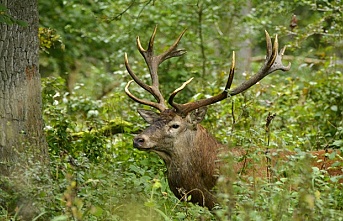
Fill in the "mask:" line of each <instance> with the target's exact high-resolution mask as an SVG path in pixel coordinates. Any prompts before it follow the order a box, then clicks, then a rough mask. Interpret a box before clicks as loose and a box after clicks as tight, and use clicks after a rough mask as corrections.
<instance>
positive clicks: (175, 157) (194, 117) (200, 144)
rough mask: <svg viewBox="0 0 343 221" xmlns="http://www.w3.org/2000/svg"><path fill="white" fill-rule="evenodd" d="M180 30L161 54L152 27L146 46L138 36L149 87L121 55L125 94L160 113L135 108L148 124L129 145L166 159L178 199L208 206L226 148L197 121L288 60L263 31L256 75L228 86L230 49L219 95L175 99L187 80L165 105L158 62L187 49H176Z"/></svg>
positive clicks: (180, 53) (233, 62) (231, 73)
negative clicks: (134, 89)
mask: <svg viewBox="0 0 343 221" xmlns="http://www.w3.org/2000/svg"><path fill="white" fill-rule="evenodd" d="M184 33H185V31H183V32H182V33H181V34H180V35H179V37H178V38H177V39H176V41H175V43H174V44H173V45H172V46H171V47H170V48H169V49H168V50H166V51H165V52H163V53H161V54H159V55H154V51H153V47H154V38H155V34H156V28H155V30H154V32H153V34H152V36H151V38H150V41H149V45H148V49H147V50H145V49H144V48H143V47H142V45H141V42H140V39H139V37H137V39H136V40H137V47H138V50H139V52H140V53H141V54H142V56H143V57H144V59H145V62H146V64H147V66H148V68H149V72H150V76H151V79H152V85H147V84H146V83H144V82H143V81H142V80H140V79H139V78H138V77H137V75H136V74H135V73H134V72H133V70H132V69H131V67H130V65H129V61H128V58H127V55H126V54H125V66H126V69H127V71H128V73H129V74H130V76H131V77H132V79H133V80H131V81H129V82H128V83H127V85H126V87H125V92H126V94H127V95H128V96H129V97H130V98H131V99H133V100H134V101H136V102H138V103H141V104H144V105H148V106H150V107H153V108H156V109H157V110H158V111H159V113H155V112H153V111H149V110H143V109H139V110H138V112H139V114H140V115H141V116H142V117H143V118H144V120H145V121H147V122H148V123H149V124H150V126H149V127H148V128H146V129H145V130H144V131H143V132H142V133H140V134H139V135H137V136H136V137H135V138H134V139H133V145H134V147H135V148H138V149H139V150H145V151H152V152H155V153H156V154H158V155H159V156H160V157H161V158H162V159H163V160H164V162H165V164H166V167H167V178H168V183H169V187H170V189H171V190H172V192H173V193H174V194H175V196H176V197H178V198H179V199H187V198H188V197H187V196H189V195H190V196H191V197H190V201H191V202H193V203H198V204H199V205H201V206H206V207H208V208H210V209H211V208H213V206H214V205H215V203H216V199H215V197H214V195H213V192H212V189H213V187H214V186H215V184H216V181H217V178H218V171H219V166H220V163H219V162H220V161H219V157H218V153H219V152H221V150H223V149H225V148H224V146H223V145H222V144H221V143H219V142H218V141H217V140H216V139H215V138H214V137H213V136H212V135H211V134H210V133H209V132H207V130H206V129H205V128H204V127H202V126H201V125H200V124H199V123H200V122H201V121H202V120H203V118H204V116H205V114H206V106H207V105H210V104H213V103H216V102H219V101H221V100H223V99H226V98H227V97H231V96H234V95H236V94H239V93H242V92H243V91H245V90H247V89H248V88H250V87H251V86H253V85H254V84H256V83H257V82H258V81H260V80H261V79H263V78H264V77H266V76H267V75H269V74H270V73H272V72H274V71H277V70H282V71H288V70H289V69H290V64H289V65H288V66H284V65H283V64H282V62H281V58H282V56H283V54H284V52H285V47H284V48H283V49H281V51H280V52H278V39H277V36H276V37H275V40H274V44H272V41H271V38H270V36H269V34H268V33H267V32H265V34H266V42H267V56H266V60H265V62H264V64H263V66H262V68H261V69H260V70H259V72H258V73H257V74H255V75H253V76H252V77H251V78H250V79H248V80H247V81H245V82H243V83H242V84H240V85H239V86H238V87H236V88H234V89H230V86H231V83H232V80H233V76H234V68H235V54H234V53H233V56H232V64H231V68H230V73H229V77H228V81H227V83H226V86H225V89H224V90H223V92H222V93H220V94H218V95H216V96H213V97H210V98H206V99H202V100H198V101H194V102H189V103H186V104H179V103H176V102H175V101H174V98H175V96H176V95H177V94H178V93H179V92H180V91H182V90H183V89H184V87H185V86H186V85H187V84H188V83H189V82H190V81H191V80H192V78H191V79H190V80H188V81H187V82H185V83H184V84H183V85H182V86H181V87H179V88H178V89H176V90H175V91H174V92H172V93H171V95H170V97H169V99H168V103H169V104H170V106H171V107H172V108H168V107H167V104H166V100H165V99H164V97H163V96H162V94H161V92H160V89H159V79H158V73H157V72H158V66H159V65H160V64H161V63H162V62H163V61H165V60H167V59H169V58H172V57H178V56H181V55H183V54H185V53H186V51H185V50H183V49H177V46H178V43H179V42H180V40H181V38H182V36H183V34H184ZM132 82H136V83H137V84H138V85H139V86H140V87H142V88H144V89H145V90H146V91H148V92H149V93H150V94H152V95H153V96H154V97H155V99H156V100H157V102H151V101H148V100H144V99H141V98H138V97H136V96H135V95H133V94H132V93H131V92H130V91H129V86H130V85H131V83H132Z"/></svg>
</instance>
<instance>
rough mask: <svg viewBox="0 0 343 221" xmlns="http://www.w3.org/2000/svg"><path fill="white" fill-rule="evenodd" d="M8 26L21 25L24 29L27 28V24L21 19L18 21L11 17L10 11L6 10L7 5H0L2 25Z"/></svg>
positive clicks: (0, 21)
mask: <svg viewBox="0 0 343 221" xmlns="http://www.w3.org/2000/svg"><path fill="white" fill-rule="evenodd" d="M1 23H3V24H6V25H14V24H16V25H19V26H22V27H27V22H26V21H23V20H20V19H16V18H14V17H13V16H11V15H10V14H8V9H7V8H6V6H5V5H3V4H0V24H1Z"/></svg>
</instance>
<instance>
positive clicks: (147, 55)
mask: <svg viewBox="0 0 343 221" xmlns="http://www.w3.org/2000/svg"><path fill="white" fill-rule="evenodd" d="M156 31H157V26H155V29H154V31H153V33H152V35H151V37H150V40H149V45H148V49H147V50H145V49H144V48H143V47H142V44H141V41H140V38H139V36H138V37H137V38H136V42H137V48H138V50H139V52H140V53H141V55H142V56H143V58H144V60H145V63H146V64H147V66H148V68H149V73H150V77H151V81H152V85H151V86H150V85H147V84H146V83H144V82H143V81H141V80H140V79H139V78H138V77H137V76H136V75H135V74H134V73H133V71H132V69H131V67H130V65H129V62H128V59H127V55H126V54H125V66H126V69H127V71H128V72H129V74H130V76H131V77H132V79H133V81H135V82H136V83H137V84H138V85H139V86H141V87H142V88H144V89H145V90H146V91H148V92H149V93H150V94H152V95H153V96H154V97H155V99H156V100H157V102H158V103H154V102H151V101H147V100H143V99H140V98H137V97H135V96H134V95H133V94H132V93H131V92H130V91H129V86H130V84H131V83H132V81H130V82H128V83H127V85H126V87H125V92H126V94H127V95H128V96H129V97H130V98H132V99H133V100H134V101H136V102H139V103H141V104H145V105H148V106H151V107H154V108H157V109H158V110H159V111H161V112H162V111H164V110H166V109H167V106H166V103H165V100H164V98H163V95H162V93H161V92H160V89H159V80H158V66H159V64H161V63H162V62H163V61H165V60H167V59H169V58H172V57H178V56H181V55H183V54H185V53H186V50H184V49H177V45H178V43H179V42H180V40H181V38H182V36H183V34H184V33H185V31H186V30H184V31H183V32H182V33H181V34H180V35H179V37H178V38H177V39H176V41H175V42H174V44H173V45H172V46H170V48H169V49H168V50H167V51H165V52H163V53H162V54H160V55H157V56H154V51H153V47H154V39H155V35H156Z"/></svg>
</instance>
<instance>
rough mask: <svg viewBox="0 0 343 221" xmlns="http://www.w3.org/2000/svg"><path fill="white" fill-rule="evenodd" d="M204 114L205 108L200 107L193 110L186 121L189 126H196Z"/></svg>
mask: <svg viewBox="0 0 343 221" xmlns="http://www.w3.org/2000/svg"><path fill="white" fill-rule="evenodd" d="M206 112H207V107H200V108H198V109H195V110H194V111H192V112H191V113H190V114H189V115H188V117H189V119H188V120H189V121H190V123H191V124H198V123H200V122H201V121H202V120H203V119H204V118H205V115H206Z"/></svg>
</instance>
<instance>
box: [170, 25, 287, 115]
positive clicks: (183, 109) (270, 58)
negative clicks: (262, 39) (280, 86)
mask: <svg viewBox="0 0 343 221" xmlns="http://www.w3.org/2000/svg"><path fill="white" fill-rule="evenodd" d="M265 34H266V42H267V56H266V60H265V62H264V65H263V66H262V68H261V69H260V70H259V72H258V73H256V74H255V75H253V76H252V77H251V78H250V79H248V80H247V81H244V82H243V83H242V84H241V85H239V86H238V87H236V88H234V89H232V90H229V89H230V87H231V84H232V80H233V76H234V68H235V53H234V52H233V55H232V63H231V68H230V74H229V78H228V81H227V83H226V86H225V89H224V91H223V92H222V93H220V94H218V95H215V96H213V97H210V98H206V99H201V100H198V101H194V102H189V103H186V104H178V103H176V102H174V98H175V96H176V94H177V93H179V92H180V91H182V90H183V89H184V88H185V86H186V85H187V84H188V83H190V81H191V80H192V79H190V80H188V81H187V82H185V83H184V84H183V85H182V86H181V87H179V88H177V89H176V90H175V91H174V92H173V93H172V94H171V95H170V97H169V99H168V103H169V104H170V105H171V106H172V107H174V108H175V110H176V112H177V113H179V114H180V115H182V116H185V115H187V114H188V113H189V112H191V111H192V110H195V109H198V108H200V107H203V106H207V105H210V104H214V103H216V102H219V101H221V100H224V99H225V98H227V97H230V96H234V95H236V94H239V93H242V92H243V91H245V90H247V89H249V88H250V87H251V86H253V85H254V84H256V83H257V82H258V81H260V80H261V79H263V78H264V77H266V76H267V75H269V74H270V73H272V72H274V71H277V70H282V71H288V70H289V69H290V68H291V64H290V63H289V64H288V66H284V65H283V64H282V61H281V59H282V56H283V54H284V52H285V50H286V47H284V48H282V49H281V50H280V53H278V50H279V49H278V48H279V44H278V39H277V35H276V36H275V40H274V45H273V44H272V41H271V39H270V36H269V34H268V32H267V31H265Z"/></svg>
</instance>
